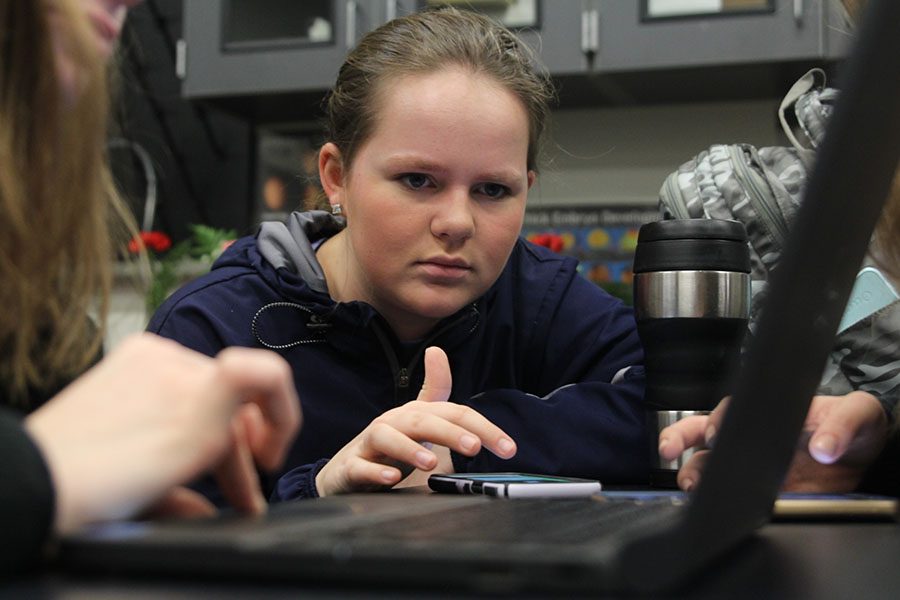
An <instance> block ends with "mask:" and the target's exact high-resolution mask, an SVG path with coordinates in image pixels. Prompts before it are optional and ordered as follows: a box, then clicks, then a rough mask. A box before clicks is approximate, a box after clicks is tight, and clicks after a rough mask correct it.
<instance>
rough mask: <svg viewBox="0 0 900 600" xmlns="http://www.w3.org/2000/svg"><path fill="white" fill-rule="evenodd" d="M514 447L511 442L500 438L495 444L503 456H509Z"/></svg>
mask: <svg viewBox="0 0 900 600" xmlns="http://www.w3.org/2000/svg"><path fill="white" fill-rule="evenodd" d="M515 447H516V445H515V444H513V443H512V440H508V439H506V438H500V441H499V442H497V449H498V450H500V452H502V453H503V454H509V453H510V452H512V451H513V448H515Z"/></svg>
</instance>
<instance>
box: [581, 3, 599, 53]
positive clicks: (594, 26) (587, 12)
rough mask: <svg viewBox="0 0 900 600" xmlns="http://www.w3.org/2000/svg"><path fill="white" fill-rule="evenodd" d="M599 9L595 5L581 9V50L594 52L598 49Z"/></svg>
mask: <svg viewBox="0 0 900 600" xmlns="http://www.w3.org/2000/svg"><path fill="white" fill-rule="evenodd" d="M599 21H600V11H599V10H597V8H596V7H595V6H591V7H589V8H588V7H586V8H584V9H583V10H582V11H581V51H582V52H584V53H585V54H594V53H595V52H597V50H599V49H600V24H599Z"/></svg>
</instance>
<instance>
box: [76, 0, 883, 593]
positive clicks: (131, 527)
mask: <svg viewBox="0 0 900 600" xmlns="http://www.w3.org/2000/svg"><path fill="white" fill-rule="evenodd" d="M897 23H900V2H898V1H897V0H872V1H871V2H870V4H869V8H868V12H867V14H866V16H865V19H864V21H863V23H862V27H861V28H860V30H859V34H858V41H857V44H856V46H855V48H854V51H853V53H852V55H851V57H850V59H849V61H848V63H847V67H846V69H847V70H846V72H845V73H844V74H845V79H844V81H843V83H842V86H841V87H842V94H841V97H840V100H839V102H838V104H837V107H836V108H835V111H834V114H833V116H832V117H831V119H830V122H829V125H828V127H829V128H828V132H827V135H826V137H825V140H824V144H823V146H822V148H821V149H820V150H819V154H818V159H817V164H816V167H815V170H814V172H813V174H812V176H811V179H810V181H809V186H808V189H807V196H808V199H807V201H805V202H804V203H803V206H802V207H801V209H800V211H799V213H798V215H797V217H796V220H795V222H794V225H793V229H792V232H791V235H790V239H789V242H788V247H787V248H786V250H785V252H784V254H783V256H782V259H781V264H780V266H779V267H778V269H777V271H776V272H775V274H774V276H773V279H772V282H771V287H770V293H769V299H768V301H767V302H768V305H767V309H766V310H765V312H764V314H763V315H762V318H761V321H760V323H759V328H758V331H757V335H756V337H755V338H754V341H753V345H752V347H751V348H750V350H749V352H748V355H747V360H746V363H745V365H744V368H743V370H742V372H741V374H740V376H739V377H738V382H737V385H736V388H735V393H734V395H733V402H732V405H731V407H730V409H729V411H728V413H727V415H726V418H725V420H724V422H723V424H722V427H721V429H720V432H719V435H718V440H717V444H716V447H715V449H714V450H713V452H712V454H711V456H710V459H709V461H708V464H707V466H706V471H705V473H704V477H703V479H702V481H701V482H700V484H699V485H698V487H697V489H696V490H695V491H694V493H693V494H692V495H690V496H689V497H683V496H679V495H672V496H671V497H664V498H663V499H659V498H656V499H654V500H645V501H640V500H635V499H633V498H630V499H621V498H620V497H613V496H604V495H602V494H600V495H595V496H593V497H591V498H589V499H550V500H539V499H523V500H497V499H491V498H487V497H478V496H471V497H468V496H466V497H464V496H451V495H442V494H430V495H426V494H411V493H403V492H397V493H386V494H366V495H349V496H341V497H331V498H325V499H321V500H316V501H303V502H297V503H292V504H286V505H281V506H275V507H273V509H272V510H271V511H270V513H269V514H268V515H267V516H266V517H264V518H259V519H250V518H239V517H227V516H226V517H220V518H217V519H213V520H203V521H195V522H185V521H170V522H149V523H148V522H140V523H136V522H127V523H116V524H110V525H103V526H98V527H95V528H92V529H90V530H89V531H86V532H84V533H82V534H79V535H77V536H73V537H69V538H68V539H66V540H64V541H63V545H62V549H61V561H62V564H63V565H65V566H66V567H69V568H72V569H78V570H81V571H83V570H92V571H103V572H114V573H143V574H151V573H156V574H169V575H177V574H183V575H190V576H204V575H209V576H215V577H216V578H217V579H221V578H223V577H226V578H227V577H235V578H243V577H246V578H253V579H256V580H267V581H272V580H295V581H304V582H309V583H315V584H321V583H325V582H341V583H344V584H358V585H378V584H390V585H391V586H400V585H416V584H428V583H431V582H434V581H439V582H441V585H442V587H444V588H446V586H452V585H457V586H460V587H461V588H467V589H474V590H486V591H507V592H508V591H515V590H530V591H533V590H540V589H547V590H558V591H566V590H572V591H580V592H603V591H658V590H666V589H671V588H672V587H674V586H677V585H679V584H681V583H683V582H684V581H686V580H687V578H689V577H690V576H691V575H693V574H696V573H698V572H699V571H701V570H702V569H704V568H705V567H708V566H709V565H710V564H711V562H712V561H713V559H715V558H717V557H719V556H721V555H722V554H724V553H725V552H726V551H727V550H729V549H731V548H733V547H734V546H736V545H737V544H738V543H739V542H741V541H742V540H745V539H746V538H748V537H749V536H750V535H751V533H752V532H753V531H754V530H755V529H756V528H758V527H759V526H760V525H762V524H764V523H766V522H767V521H768V520H769V518H770V516H771V513H772V506H773V502H774V500H775V499H776V497H777V495H778V490H779V486H780V484H781V482H782V480H783V478H784V475H785V473H786V472H787V468H788V466H789V464H790V461H791V458H792V456H793V453H794V450H795V445H796V442H797V439H798V436H799V433H800V430H801V427H802V425H803V422H804V417H805V415H806V411H807V408H808V405H809V400H810V398H811V397H812V395H813V393H814V392H815V389H816V385H817V383H818V380H819V377H820V375H821V371H822V368H823V365H824V364H825V359H826V356H827V353H828V352H829V349H830V348H831V345H832V341H833V337H834V333H835V331H836V330H837V326H838V322H839V320H840V318H841V315H842V313H843V308H844V305H845V303H846V301H847V298H848V296H849V293H850V289H851V287H852V284H853V281H854V275H855V274H856V272H857V270H858V268H859V266H860V264H861V262H862V259H863V256H864V254H865V251H866V248H867V245H868V242H869V238H870V235H871V232H872V229H873V227H874V224H875V222H876V220H877V217H878V215H879V213H880V209H881V206H882V203H883V199H884V198H885V196H886V195H887V193H888V190H889V187H890V182H891V179H892V175H893V173H894V171H895V169H896V168H897V165H898V159H900V35H898V34H897V31H896V25H897Z"/></svg>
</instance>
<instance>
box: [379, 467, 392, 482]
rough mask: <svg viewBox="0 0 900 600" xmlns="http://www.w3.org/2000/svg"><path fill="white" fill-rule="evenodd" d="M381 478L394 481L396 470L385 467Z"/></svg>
mask: <svg viewBox="0 0 900 600" xmlns="http://www.w3.org/2000/svg"><path fill="white" fill-rule="evenodd" d="M381 478H382V479H384V480H385V481H387V482H388V483H390V482H392V481H394V472H393V471H391V470H390V469H385V470H384V471H382V472H381Z"/></svg>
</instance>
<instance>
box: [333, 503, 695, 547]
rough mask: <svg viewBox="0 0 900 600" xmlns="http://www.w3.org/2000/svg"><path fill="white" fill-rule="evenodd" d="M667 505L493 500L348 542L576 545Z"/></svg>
mask: <svg viewBox="0 0 900 600" xmlns="http://www.w3.org/2000/svg"><path fill="white" fill-rule="evenodd" d="M677 510H678V507H677V506H675V505H673V504H672V502H670V501H651V502H632V501H608V502H597V501H591V500H584V499H580V500H565V499H558V498H555V499H537V498H529V499H516V500H497V501H494V502H486V503H483V504H479V505H477V506H461V507H454V508H445V509H442V510H439V511H435V512H429V513H423V514H415V515H411V516H404V517H398V518H393V519H389V520H385V521H381V522H376V523H369V524H367V525H363V526H359V527H352V528H351V529H349V530H348V531H346V532H344V535H346V536H348V539H351V540H368V539H372V540H385V539H393V540H407V541H415V540H428V541H434V540H457V541H484V540H490V541H494V542H504V541H518V542H528V541H535V542H537V541H540V542H565V543H569V544H571V543H578V542H587V541H592V540H596V539H598V538H600V537H602V536H604V535H608V534H610V533H616V532H619V531H621V530H622V528H623V527H626V526H629V525H632V524H635V523H637V522H639V521H642V520H643V519H645V518H647V517H649V516H654V517H662V515H661V513H668V512H669V511H672V512H673V513H674V511H677Z"/></svg>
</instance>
